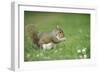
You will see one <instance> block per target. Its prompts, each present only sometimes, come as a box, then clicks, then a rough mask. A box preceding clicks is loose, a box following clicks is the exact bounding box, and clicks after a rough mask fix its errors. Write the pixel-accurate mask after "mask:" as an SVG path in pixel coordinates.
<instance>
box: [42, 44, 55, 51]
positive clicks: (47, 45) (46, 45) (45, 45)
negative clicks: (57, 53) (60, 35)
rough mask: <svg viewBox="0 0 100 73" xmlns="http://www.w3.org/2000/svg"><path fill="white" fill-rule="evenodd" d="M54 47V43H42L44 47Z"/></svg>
mask: <svg viewBox="0 0 100 73" xmlns="http://www.w3.org/2000/svg"><path fill="white" fill-rule="evenodd" d="M53 47H54V44H53V43H48V44H42V48H43V49H44V50H45V49H51V48H53Z"/></svg>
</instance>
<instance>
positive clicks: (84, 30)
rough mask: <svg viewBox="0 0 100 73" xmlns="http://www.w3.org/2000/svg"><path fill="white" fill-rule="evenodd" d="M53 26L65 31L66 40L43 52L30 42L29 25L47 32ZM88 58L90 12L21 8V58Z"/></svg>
mask: <svg viewBox="0 0 100 73" xmlns="http://www.w3.org/2000/svg"><path fill="white" fill-rule="evenodd" d="M56 25H59V26H60V27H61V28H62V30H63V31H64V33H65V37H66V38H67V39H66V41H64V42H61V43H59V44H57V47H56V48H53V49H50V50H45V51H44V50H42V49H39V48H38V47H37V46H36V45H35V44H33V43H32V39H31V38H30V34H31V33H32V31H34V29H32V26H35V27H36V28H35V29H36V30H37V31H39V32H48V31H52V30H53V28H54V27H55V26H56ZM30 30H31V31H30ZM89 58H90V14H83V13H82V14H81V13H58V12H57V13H56V12H35V11H24V61H43V60H64V59H89Z"/></svg>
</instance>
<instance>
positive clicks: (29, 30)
mask: <svg viewBox="0 0 100 73" xmlns="http://www.w3.org/2000/svg"><path fill="white" fill-rule="evenodd" d="M25 33H26V34H27V35H28V37H29V38H30V39H31V40H32V42H33V43H34V44H36V45H37V46H39V45H38V41H39V38H38V31H37V29H36V27H35V25H34V24H27V25H26V26H25Z"/></svg>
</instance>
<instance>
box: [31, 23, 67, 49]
mask: <svg viewBox="0 0 100 73" xmlns="http://www.w3.org/2000/svg"><path fill="white" fill-rule="evenodd" d="M35 29H36V28H35V27H34V26H32V27H31V32H32V33H31V39H32V41H33V43H34V44H36V45H37V46H38V47H40V48H43V49H51V48H53V47H54V46H55V44H57V43H59V42H61V41H64V40H66V38H65V36H64V32H63V30H62V29H61V28H60V27H59V25H56V27H55V28H54V29H53V30H52V31H51V32H37V31H36V30H35Z"/></svg>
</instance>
